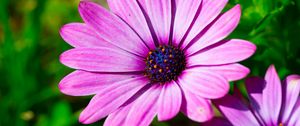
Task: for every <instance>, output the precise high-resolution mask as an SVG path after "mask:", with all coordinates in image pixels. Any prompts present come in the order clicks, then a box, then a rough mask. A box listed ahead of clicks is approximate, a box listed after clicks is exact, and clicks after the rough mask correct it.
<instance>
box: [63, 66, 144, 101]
mask: <svg viewBox="0 0 300 126" xmlns="http://www.w3.org/2000/svg"><path fill="white" fill-rule="evenodd" d="M138 76H142V75H126V74H108V73H90V72H86V71H80V70H77V71H75V72H73V73H71V74H69V75H67V76H66V77H64V78H63V79H62V80H61V81H60V83H59V90H60V91H61V92H63V93H64V94H67V95H72V96H85V95H92V94H96V93H98V92H100V91H101V90H102V89H103V88H105V87H107V86H108V85H111V84H113V83H117V82H120V81H122V80H126V79H130V78H134V77H138Z"/></svg>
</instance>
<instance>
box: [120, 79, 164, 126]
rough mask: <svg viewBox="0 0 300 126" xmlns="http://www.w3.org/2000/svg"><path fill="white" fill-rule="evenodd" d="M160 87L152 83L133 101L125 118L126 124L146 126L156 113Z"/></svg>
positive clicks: (127, 125)
mask: <svg viewBox="0 0 300 126" xmlns="http://www.w3.org/2000/svg"><path fill="white" fill-rule="evenodd" d="M160 91H161V87H160V85H158V84H154V85H153V86H152V87H150V89H149V90H148V91H146V92H144V93H143V94H142V95H141V96H140V97H139V98H137V99H136V101H135V102H134V103H133V105H132V107H131V109H130V111H129V113H128V116H127V118H126V121H125V124H124V125H126V126H148V125H150V123H151V122H152V120H153V118H154V117H155V115H156V114H157V109H158V108H157V99H158V98H159V94H160Z"/></svg>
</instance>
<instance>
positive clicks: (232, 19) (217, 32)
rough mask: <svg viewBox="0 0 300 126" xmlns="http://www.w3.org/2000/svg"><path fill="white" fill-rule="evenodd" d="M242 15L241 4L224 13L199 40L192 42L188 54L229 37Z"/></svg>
mask: <svg viewBox="0 0 300 126" xmlns="http://www.w3.org/2000/svg"><path fill="white" fill-rule="evenodd" d="M240 16H241V8H240V5H236V6H235V7H233V8H232V9H230V10H229V11H227V12H226V13H224V14H223V15H221V16H220V17H219V18H218V19H217V20H216V21H215V22H213V23H212V25H211V26H209V27H207V29H205V31H202V32H205V33H202V34H201V37H200V38H199V40H197V41H195V42H192V43H193V44H192V46H190V47H189V48H188V49H187V55H192V54H194V53H196V52H198V51H199V50H201V49H203V48H205V47H208V46H210V45H213V44H215V43H217V42H219V41H221V40H222V39H224V38H225V37H227V36H228V35H229V34H230V33H231V32H232V31H233V30H234V29H235V28H236V26H237V25H238V23H239V20H240Z"/></svg>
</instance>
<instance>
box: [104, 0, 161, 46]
mask: <svg viewBox="0 0 300 126" xmlns="http://www.w3.org/2000/svg"><path fill="white" fill-rule="evenodd" d="M107 2H108V5H109V8H110V9H111V11H112V12H114V13H115V14H116V15H118V16H120V17H121V18H122V19H123V20H124V21H125V22H126V23H128V24H129V25H130V26H131V27H132V28H133V29H134V30H135V31H136V32H137V33H138V35H139V36H140V37H141V39H143V41H144V42H145V43H147V45H148V46H149V47H150V48H151V49H154V48H155V44H154V41H153V39H152V35H151V32H150V30H149V27H148V24H147V21H146V19H145V17H144V15H143V13H142V11H141V8H140V7H139V5H138V3H137V1H132V0H108V1H107Z"/></svg>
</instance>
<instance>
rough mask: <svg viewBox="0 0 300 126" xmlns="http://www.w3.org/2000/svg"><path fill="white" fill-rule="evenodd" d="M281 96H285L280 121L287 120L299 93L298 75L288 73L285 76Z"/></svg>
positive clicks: (299, 80) (299, 82)
mask: <svg viewBox="0 0 300 126" xmlns="http://www.w3.org/2000/svg"><path fill="white" fill-rule="evenodd" d="M283 92H284V94H283V96H285V98H284V101H283V104H284V108H283V109H282V113H281V114H282V121H283V122H287V121H288V119H289V117H290V116H291V112H292V110H293V108H294V106H295V104H296V102H297V100H298V98H299V93H300V76H299V75H290V76H288V77H287V78H286V80H285V83H284V88H283Z"/></svg>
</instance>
